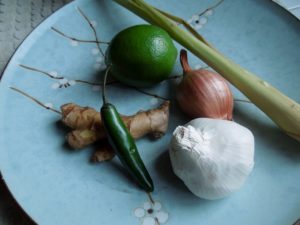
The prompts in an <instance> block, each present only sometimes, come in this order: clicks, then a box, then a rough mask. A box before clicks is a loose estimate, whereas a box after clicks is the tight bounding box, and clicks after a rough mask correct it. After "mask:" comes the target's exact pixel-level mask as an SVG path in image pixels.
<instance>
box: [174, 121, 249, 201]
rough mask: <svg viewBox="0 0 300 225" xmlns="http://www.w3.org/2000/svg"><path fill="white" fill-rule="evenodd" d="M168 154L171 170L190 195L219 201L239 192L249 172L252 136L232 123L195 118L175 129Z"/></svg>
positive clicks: (243, 128)
mask: <svg viewBox="0 0 300 225" xmlns="http://www.w3.org/2000/svg"><path fill="white" fill-rule="evenodd" d="M169 154H170V158H171V163H172V167H173V171H174V172H175V174H176V175H177V176H178V177H179V178H180V179H181V180H183V182H184V183H185V185H186V186H187V187H188V188H189V189H190V191H191V192H192V193H194V194H195V195H196V196H198V197H200V198H204V199H210V200H213V199H219V198H223V197H226V196H228V195H229V194H231V193H232V192H234V191H236V190H238V189H239V188H240V187H241V186H242V185H243V183H244V182H245V180H246V178H247V176H248V175H249V174H250V173H251V171H252V169H253V166H254V137H253V134H252V132H251V131H250V130H249V129H247V128H245V127H243V126H241V125H239V124H237V123H235V122H232V121H227V120H219V119H210V118H198V119H194V120H192V121H190V122H189V123H188V124H186V125H185V126H178V127H177V128H176V129H175V131H174V133H173V137H172V140H171V143H170V148H169Z"/></svg>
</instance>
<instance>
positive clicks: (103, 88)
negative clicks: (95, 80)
mask: <svg viewBox="0 0 300 225" xmlns="http://www.w3.org/2000/svg"><path fill="white" fill-rule="evenodd" d="M110 67H111V65H108V66H107V68H106V71H105V74H104V79H103V84H102V100H103V104H106V103H107V99H106V91H105V86H106V81H107V76H108V73H109V70H110Z"/></svg>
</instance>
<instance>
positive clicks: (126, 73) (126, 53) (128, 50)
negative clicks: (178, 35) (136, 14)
mask: <svg viewBox="0 0 300 225" xmlns="http://www.w3.org/2000/svg"><path fill="white" fill-rule="evenodd" d="M176 58H177V49H176V47H175V45H174V43H173V41H172V39H171V37H170V36H169V34H168V33H167V32H166V31H164V30H163V29H161V28H159V27H157V26H153V25H146V24H145V25H144V24H142V25H136V26H132V27H129V28H126V29H125V30H122V31H121V32H120V33H118V34H117V35H116V36H115V37H114V38H113V40H112V41H111V42H110V45H109V46H108V49H107V51H106V64H107V65H111V68H110V72H111V74H112V75H113V76H114V77H115V79H117V80H118V81H120V82H121V83H124V84H126V85H129V86H133V87H149V86H153V85H155V84H157V83H159V82H161V81H163V80H165V79H167V78H168V77H169V75H170V74H171V72H172V69H173V67H174V64H175V60H176Z"/></svg>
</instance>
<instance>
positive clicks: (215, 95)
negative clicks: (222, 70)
mask: <svg viewBox="0 0 300 225" xmlns="http://www.w3.org/2000/svg"><path fill="white" fill-rule="evenodd" d="M180 62H181V65H182V68H183V74H184V75H183V79H182V81H181V83H180V84H179V86H178V88H177V92H176V98H177V101H178V104H179V106H180V108H181V110H182V111H183V112H184V113H185V114H186V115H188V116H190V117H191V118H199V117H207V118H213V119H224V120H232V111H233V95H232V92H231V90H230V88H229V85H228V83H227V81H226V80H225V79H224V78H223V77H221V76H220V75H219V74H217V73H215V72H213V71H210V70H205V69H199V70H192V69H191V68H190V66H189V64H188V59H187V52H186V50H181V52H180Z"/></svg>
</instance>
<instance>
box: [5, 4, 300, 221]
mask: <svg viewBox="0 0 300 225" xmlns="http://www.w3.org/2000/svg"><path fill="white" fill-rule="evenodd" d="M148 2H149V3H152V4H154V5H155V6H157V7H159V8H161V9H164V10H166V11H169V12H171V13H173V14H176V15H178V16H180V17H182V18H184V19H185V20H187V21H188V22H189V23H190V24H191V25H192V26H193V27H194V28H195V29H196V30H197V31H199V32H200V33H201V34H203V36H205V37H206V39H207V40H209V41H210V42H211V43H212V44H213V45H214V46H215V47H216V48H217V49H219V50H220V51H221V52H223V53H224V54H225V55H226V56H228V57H230V58H231V59H232V60H233V61H235V62H237V63H238V64H240V65H242V66H244V67H245V68H247V69H249V70H250V71H252V72H254V73H257V74H259V75H260V76H261V77H263V78H264V79H265V80H266V81H267V82H269V83H270V84H272V85H274V86H275V87H277V88H279V89H280V90H282V91H283V92H284V93H285V94H287V95H288V96H290V97H292V98H293V99H295V100H296V101H297V102H300V76H299V71H300V22H299V21H298V20H297V19H296V18H294V17H293V16H291V15H290V14H289V13H288V12H286V11H285V10H283V9H282V8H281V7H279V6H278V5H276V4H275V3H273V2H271V1H267V0H245V1H238V0H234V1H227V0H225V1H223V2H222V3H221V4H219V5H217V6H216V7H213V8H211V7H212V6H215V4H216V2H215V1H212V0H203V1H196V0H193V1H184V2H183V1H175V0H166V1H158V0H153V1H150V0H149V1H148ZM209 8H211V9H209ZM206 9H209V10H206ZM202 12H205V13H202ZM199 15H200V16H199ZM89 23H90V24H91V26H90V25H89ZM140 23H145V22H144V21H142V20H141V19H139V18H138V17H136V16H135V15H133V14H131V13H130V12H128V11H127V10H126V9H124V8H122V7H121V6H119V5H117V4H116V3H114V2H113V1H101V0H78V1H75V2H73V3H71V4H69V5H67V6H66V7H64V8H63V9H62V10H59V11H58V12H57V13H55V14H54V15H53V16H51V17H50V18H48V19H47V20H46V21H44V22H43V23H42V24H41V25H40V26H39V27H38V28H37V29H36V30H34V31H33V32H32V33H31V35H30V36H29V37H28V38H27V39H26V40H25V41H24V42H23V44H22V45H21V46H20V47H19V49H18V50H17V52H16V53H15V55H14V56H13V58H12V59H11V61H10V63H9V65H8V66H7V68H6V70H5V72H4V76H3V78H2V80H1V83H0V121H1V122H0V134H1V135H0V147H1V151H0V169H1V173H2V175H3V178H4V180H5V182H6V184H7V186H8V187H9V189H10V191H11V192H12V194H13V195H14V197H15V199H16V200H17V202H18V203H19V204H20V205H21V207H22V208H23V209H24V210H25V211H26V212H27V213H28V214H29V215H30V216H31V217H32V218H33V220H35V221H36V222H37V223H38V224H43V225H53V224H63V225H83V224H84V225H86V224H88V225H96V224H103V225H104V224H114V225H121V224H122V225H123V224H137V225H138V224H144V225H155V224H158V223H159V224H170V225H183V224H184V225H186V224H205V225H221V224H231V225H240V224H243V225H253V224H255V225H283V224H288V225H291V224H293V223H294V222H295V221H296V220H297V219H298V218H299V217H300V179H299V174H300V144H299V143H298V142H296V141H295V140H293V139H291V138H289V137H288V136H286V135H285V134H284V133H282V132H281V131H280V130H279V129H278V128H277V127H276V126H275V124H274V123H273V122H272V121H270V120H269V119H268V118H267V117H266V115H265V114H264V113H262V112H261V111H260V110H259V109H257V108H256V107H255V106H254V105H253V104H249V103H245V102H240V101H237V102H235V111H234V120H235V121H236V122H238V123H240V124H242V125H244V126H245V127H248V128H249V129H250V130H251V131H252V132H253V134H254V136H255V141H256V147H255V151H256V152H255V166H254V170H253V172H252V173H251V175H250V177H249V178H248V180H247V182H246V183H245V185H244V186H243V187H242V189H241V190H239V191H238V192H236V193H234V194H232V195H231V196H229V197H227V198H225V199H222V200H216V201H207V200H202V199H199V198H197V197H196V196H194V195H192V194H191V193H190V192H189V191H188V189H187V188H186V187H185V185H184V184H183V183H182V182H181V181H180V180H179V179H178V178H177V177H176V176H175V175H174V174H173V172H172V168H171V164H170V160H169V155H168V144H169V141H170V137H171V134H172V131H173V130H174V128H175V127H176V126H177V125H179V124H184V123H186V122H188V121H189V119H188V118H186V117H184V116H183V115H182V114H181V112H180V110H179V109H178V108H177V105H176V102H175V101H174V96H173V95H174V92H175V87H176V80H170V81H165V82H163V83H161V84H159V85H157V86H155V87H153V88H149V89H146V90H145V91H147V92H150V93H155V94H157V95H160V96H163V97H166V98H169V99H171V110H170V124H169V129H168V133H167V134H166V135H165V136H164V137H162V138H161V139H159V140H152V139H150V138H147V137H145V138H142V139H140V140H138V141H137V145H138V147H139V149H140V154H141V156H142V158H143V159H144V162H145V164H146V166H147V168H148V169H149V172H150V174H151V175H152V177H153V180H154V184H155V192H154V193H153V198H154V201H155V202H154V204H152V203H151V202H150V200H149V198H148V196H147V195H146V194H145V193H144V192H143V191H142V190H140V189H139V188H138V187H137V186H136V185H135V183H133V181H132V180H131V179H130V178H129V177H128V174H127V173H126V172H125V171H124V169H123V168H122V166H121V165H120V163H119V161H118V159H117V158H114V159H113V160H112V161H110V162H105V163H101V164H91V163H89V158H90V156H91V155H92V153H93V150H94V148H95V146H91V147H87V148H86V149H83V150H81V151H72V150H70V149H69V148H68V147H67V146H66V144H65V139H64V136H65V135H66V134H67V132H68V131H69V130H68V129H67V128H65V127H64V126H63V125H61V123H60V122H59V121H60V115H59V113H56V112H54V111H51V110H49V109H56V110H59V108H60V106H61V105H63V104H65V103H68V102H73V103H76V104H78V105H81V106H90V107H93V108H95V109H98V110H99V108H100V106H101V104H102V101H101V94H100V90H101V86H100V85H99V84H100V83H101V81H102V78H103V71H104V69H105V65H104V60H103V57H102V55H101V52H100V51H99V48H98V47H97V45H96V43H95V36H94V32H93V29H92V27H93V28H94V29H95V31H96V33H97V36H98V38H99V40H101V41H105V42H107V41H109V40H111V39H112V37H113V36H114V35H115V34H116V33H117V32H119V31H120V30H122V29H124V28H125V27H128V26H131V25H134V24H140ZM100 47H101V48H102V49H103V51H105V48H106V45H105V44H100ZM177 47H178V50H179V49H180V46H179V45H177ZM190 64H191V66H192V67H193V68H201V67H205V64H204V63H203V62H201V61H200V60H199V59H197V58H195V57H192V56H190ZM180 73H181V69H180V65H179V63H178V62H177V64H176V66H175V68H174V71H173V74H172V75H178V74H180ZM12 87H13V88H17V89H18V90H21V91H23V92H24V93H26V94H27V95H30V96H31V97H34V99H36V100H38V101H39V102H36V101H33V99H32V98H29V97H28V96H27V97H26V96H25V95H24V94H21V93H20V92H16V91H15V90H13V89H11V88H12ZM233 91H234V95H235V98H236V99H245V97H244V96H243V95H242V94H241V93H240V92H239V91H237V90H236V89H234V88H233ZM107 94H108V97H109V99H110V101H111V102H112V103H113V104H115V105H116V107H117V108H118V109H119V111H120V112H121V113H122V114H134V113H135V112H137V111H139V110H147V109H150V108H154V107H157V106H158V105H160V104H161V102H162V101H161V100H159V99H157V98H154V97H151V96H148V95H144V94H142V93H140V92H137V91H136V90H134V89H130V88H126V87H124V86H122V85H110V86H109V87H108V88H107ZM47 109H48V110H47Z"/></svg>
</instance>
